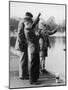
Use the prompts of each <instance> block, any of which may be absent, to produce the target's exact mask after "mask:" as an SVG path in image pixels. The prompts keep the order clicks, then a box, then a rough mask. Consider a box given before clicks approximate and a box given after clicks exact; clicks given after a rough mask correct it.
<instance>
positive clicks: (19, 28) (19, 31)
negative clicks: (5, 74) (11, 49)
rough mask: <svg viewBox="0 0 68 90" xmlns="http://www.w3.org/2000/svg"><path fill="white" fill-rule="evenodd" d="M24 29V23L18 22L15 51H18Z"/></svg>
mask: <svg viewBox="0 0 68 90" xmlns="http://www.w3.org/2000/svg"><path fill="white" fill-rule="evenodd" d="M23 28H24V23H22V22H19V24H18V33H17V39H16V44H15V49H16V50H20V47H19V43H20V42H21V39H20V37H21V34H22V29H23Z"/></svg>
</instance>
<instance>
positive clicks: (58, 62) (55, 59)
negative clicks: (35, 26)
mask: <svg viewBox="0 0 68 90" xmlns="http://www.w3.org/2000/svg"><path fill="white" fill-rule="evenodd" d="M50 44H51V48H50V49H48V57H47V58H46V63H45V64H46V69H47V70H49V71H51V72H53V73H59V75H60V77H61V78H62V79H63V80H65V51H64V49H65V37H50Z"/></svg>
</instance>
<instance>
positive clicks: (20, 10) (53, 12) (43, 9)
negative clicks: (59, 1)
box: [10, 2, 65, 24]
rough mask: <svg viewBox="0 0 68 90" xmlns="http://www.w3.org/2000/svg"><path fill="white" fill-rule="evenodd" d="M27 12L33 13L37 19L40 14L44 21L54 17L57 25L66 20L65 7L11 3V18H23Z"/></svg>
mask: <svg viewBox="0 0 68 90" xmlns="http://www.w3.org/2000/svg"><path fill="white" fill-rule="evenodd" d="M27 11H28V12H31V13H32V14H33V16H34V17H37V15H38V13H39V12H40V13H41V18H43V19H44V20H47V19H48V18H49V17H50V16H54V17H55V22H56V23H57V24H59V23H62V21H63V20H64V19H65V5H54V4H53V5H52V4H36V3H20V2H10V17H20V18H23V17H24V16H25V13H26V12H27Z"/></svg>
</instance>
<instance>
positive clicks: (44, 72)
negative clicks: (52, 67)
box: [41, 69, 49, 74]
mask: <svg viewBox="0 0 68 90" xmlns="http://www.w3.org/2000/svg"><path fill="white" fill-rule="evenodd" d="M41 72H42V73H43V74H48V73H49V72H48V71H47V70H46V69H42V70H41Z"/></svg>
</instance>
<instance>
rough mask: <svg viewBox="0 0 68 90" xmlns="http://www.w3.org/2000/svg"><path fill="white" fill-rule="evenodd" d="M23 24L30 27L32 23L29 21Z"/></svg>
mask: <svg viewBox="0 0 68 90" xmlns="http://www.w3.org/2000/svg"><path fill="white" fill-rule="evenodd" d="M24 25H25V27H26V28H30V27H31V26H32V23H31V22H29V21H26V22H24Z"/></svg>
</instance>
